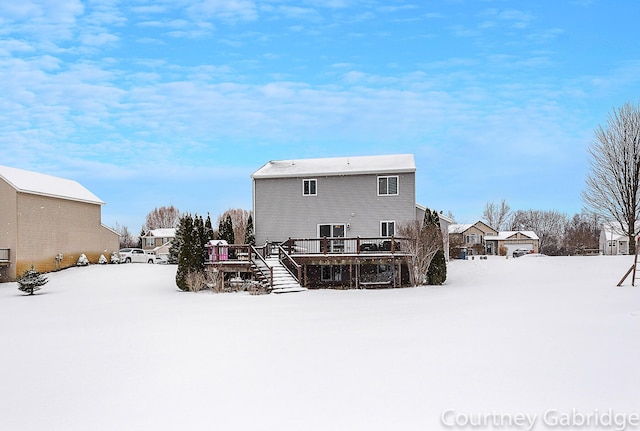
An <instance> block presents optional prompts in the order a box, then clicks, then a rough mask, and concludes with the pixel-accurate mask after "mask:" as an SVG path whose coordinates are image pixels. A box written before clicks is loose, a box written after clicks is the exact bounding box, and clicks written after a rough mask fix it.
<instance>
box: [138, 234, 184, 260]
mask: <svg viewBox="0 0 640 431" xmlns="http://www.w3.org/2000/svg"><path fill="white" fill-rule="evenodd" d="M175 237H176V229H175V228H161V229H151V230H149V231H147V232H146V233H145V234H144V235H143V236H142V248H143V249H144V250H145V251H153V252H154V253H155V254H156V256H158V257H159V258H160V259H161V260H162V261H164V262H166V261H167V260H168V259H169V248H171V242H172V241H173V240H174V239H175Z"/></svg>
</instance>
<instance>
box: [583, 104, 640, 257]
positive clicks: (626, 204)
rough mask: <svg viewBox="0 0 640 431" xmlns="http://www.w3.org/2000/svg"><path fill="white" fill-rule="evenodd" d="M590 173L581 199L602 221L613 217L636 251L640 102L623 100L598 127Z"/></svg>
mask: <svg viewBox="0 0 640 431" xmlns="http://www.w3.org/2000/svg"><path fill="white" fill-rule="evenodd" d="M589 155H590V156H591V173H590V174H589V176H588V177H587V180H586V188H585V190H584V191H583V192H582V199H583V201H584V202H585V204H586V205H587V207H588V208H589V209H590V210H591V211H593V212H594V213H596V214H599V215H600V216H602V217H603V218H604V219H605V220H611V221H613V220H615V221H617V222H618V223H620V225H621V226H622V229H623V231H624V232H625V234H626V235H627V237H628V238H629V252H630V253H631V254H635V248H636V247H635V246H636V244H635V234H636V220H638V218H639V216H640V105H637V106H634V105H632V104H630V103H626V104H625V105H623V106H622V107H621V108H618V109H616V110H614V111H613V112H612V113H611V114H609V117H608V118H607V124H606V125H605V127H602V126H598V128H597V129H596V131H595V140H594V141H593V143H592V144H591V146H590V147H589Z"/></svg>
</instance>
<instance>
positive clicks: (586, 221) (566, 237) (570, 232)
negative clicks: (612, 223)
mask: <svg viewBox="0 0 640 431" xmlns="http://www.w3.org/2000/svg"><path fill="white" fill-rule="evenodd" d="M482 221H483V222H485V223H486V224H488V225H489V226H491V227H493V228H494V229H496V230H498V231H517V230H528V231H533V232H535V234H536V235H537V236H538V238H539V248H540V253H544V254H547V255H551V256H560V255H574V254H583V253H584V252H585V250H593V249H598V248H599V243H600V230H601V229H602V222H603V220H602V217H601V216H600V215H598V214H595V213H593V212H588V211H583V212H582V213H580V214H574V215H573V216H567V215H566V214H564V213H562V212H560V211H556V210H549V211H545V210H534V209H528V210H516V211H511V208H510V207H509V204H508V203H507V202H506V200H504V199H503V200H502V201H501V202H499V203H494V202H487V203H486V204H485V207H484V211H483V213H482Z"/></svg>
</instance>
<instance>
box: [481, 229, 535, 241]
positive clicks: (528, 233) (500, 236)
mask: <svg viewBox="0 0 640 431" xmlns="http://www.w3.org/2000/svg"><path fill="white" fill-rule="evenodd" d="M518 233H520V234H522V235H524V236H526V237H528V238H531V239H540V238H538V235H536V233H535V232H534V231H532V230H505V231H501V232H498V235H486V236H485V237H484V239H485V240H487V241H492V240H493V241H495V240H498V241H503V240H506V239H509V238H511V237H512V236H514V235H516V234H518Z"/></svg>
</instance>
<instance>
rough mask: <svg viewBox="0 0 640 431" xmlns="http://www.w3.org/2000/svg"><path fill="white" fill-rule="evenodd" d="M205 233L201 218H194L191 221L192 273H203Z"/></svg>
mask: <svg viewBox="0 0 640 431" xmlns="http://www.w3.org/2000/svg"><path fill="white" fill-rule="evenodd" d="M207 241H208V239H207V232H206V228H205V226H204V220H202V216H196V217H195V218H194V220H193V261H192V264H193V266H192V267H191V270H192V271H204V261H205V256H206V249H205V244H206V243H207Z"/></svg>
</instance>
